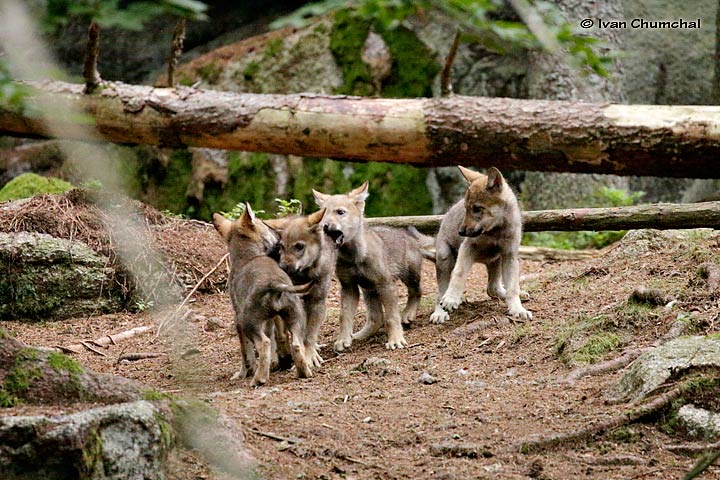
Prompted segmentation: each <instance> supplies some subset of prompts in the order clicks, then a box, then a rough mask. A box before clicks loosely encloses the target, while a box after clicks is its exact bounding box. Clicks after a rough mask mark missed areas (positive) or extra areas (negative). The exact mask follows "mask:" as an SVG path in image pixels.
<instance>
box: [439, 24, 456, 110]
mask: <svg viewBox="0 0 720 480" xmlns="http://www.w3.org/2000/svg"><path fill="white" fill-rule="evenodd" d="M459 46H460V30H458V31H456V32H455V38H454V39H453V43H452V46H451V47H450V51H449V52H448V55H447V57H446V58H445V66H444V67H443V70H442V74H441V75H440V96H443V97H447V96H448V95H450V94H452V93H453V91H452V82H451V81H450V70H452V64H453V62H455V56H456V55H457V51H458V47H459Z"/></svg>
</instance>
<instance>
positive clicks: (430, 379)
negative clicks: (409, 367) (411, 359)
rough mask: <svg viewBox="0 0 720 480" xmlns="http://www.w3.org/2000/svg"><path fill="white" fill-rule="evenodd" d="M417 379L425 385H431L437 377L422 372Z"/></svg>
mask: <svg viewBox="0 0 720 480" xmlns="http://www.w3.org/2000/svg"><path fill="white" fill-rule="evenodd" d="M418 381H419V382H420V383H424V384H425V385H432V384H433V383H437V382H438V379H437V378H435V377H433V376H432V375H430V374H429V373H428V372H423V373H422V375H420V378H419V379H418Z"/></svg>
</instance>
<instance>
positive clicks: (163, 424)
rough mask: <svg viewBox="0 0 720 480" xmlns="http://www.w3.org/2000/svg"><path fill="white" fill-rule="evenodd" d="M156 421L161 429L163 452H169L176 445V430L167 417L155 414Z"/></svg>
mask: <svg viewBox="0 0 720 480" xmlns="http://www.w3.org/2000/svg"><path fill="white" fill-rule="evenodd" d="M155 421H156V422H157V424H158V427H159V428H160V445H161V448H162V451H163V452H168V451H169V450H170V449H171V448H172V446H173V445H175V430H173V428H172V425H170V422H168V421H167V420H166V419H165V417H163V416H162V415H161V414H160V413H155Z"/></svg>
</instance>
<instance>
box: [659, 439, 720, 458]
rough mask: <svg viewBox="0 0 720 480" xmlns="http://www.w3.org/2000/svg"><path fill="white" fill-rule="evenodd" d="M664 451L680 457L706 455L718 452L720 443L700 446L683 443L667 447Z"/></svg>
mask: <svg viewBox="0 0 720 480" xmlns="http://www.w3.org/2000/svg"><path fill="white" fill-rule="evenodd" d="M664 448H665V450H667V451H669V452H673V453H679V454H682V455H697V454H698V453H707V452H712V451H715V450H720V442H715V443H708V444H700V445H696V444H693V443H685V444H680V445H667V446H665V447H664Z"/></svg>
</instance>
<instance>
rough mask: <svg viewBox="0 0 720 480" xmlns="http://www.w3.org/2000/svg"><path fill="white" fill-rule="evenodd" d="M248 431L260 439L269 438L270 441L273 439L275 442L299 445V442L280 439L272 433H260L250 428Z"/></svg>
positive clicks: (290, 439)
mask: <svg viewBox="0 0 720 480" xmlns="http://www.w3.org/2000/svg"><path fill="white" fill-rule="evenodd" d="M250 431H251V432H252V433H254V434H256V435H260V436H261V437H267V438H271V439H273V440H277V441H278V442H287V443H300V441H299V440H295V439H292V438H285V437H281V436H280V435H275V434H274V433H267V432H262V431H260V430H257V429H255V428H251V429H250Z"/></svg>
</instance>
